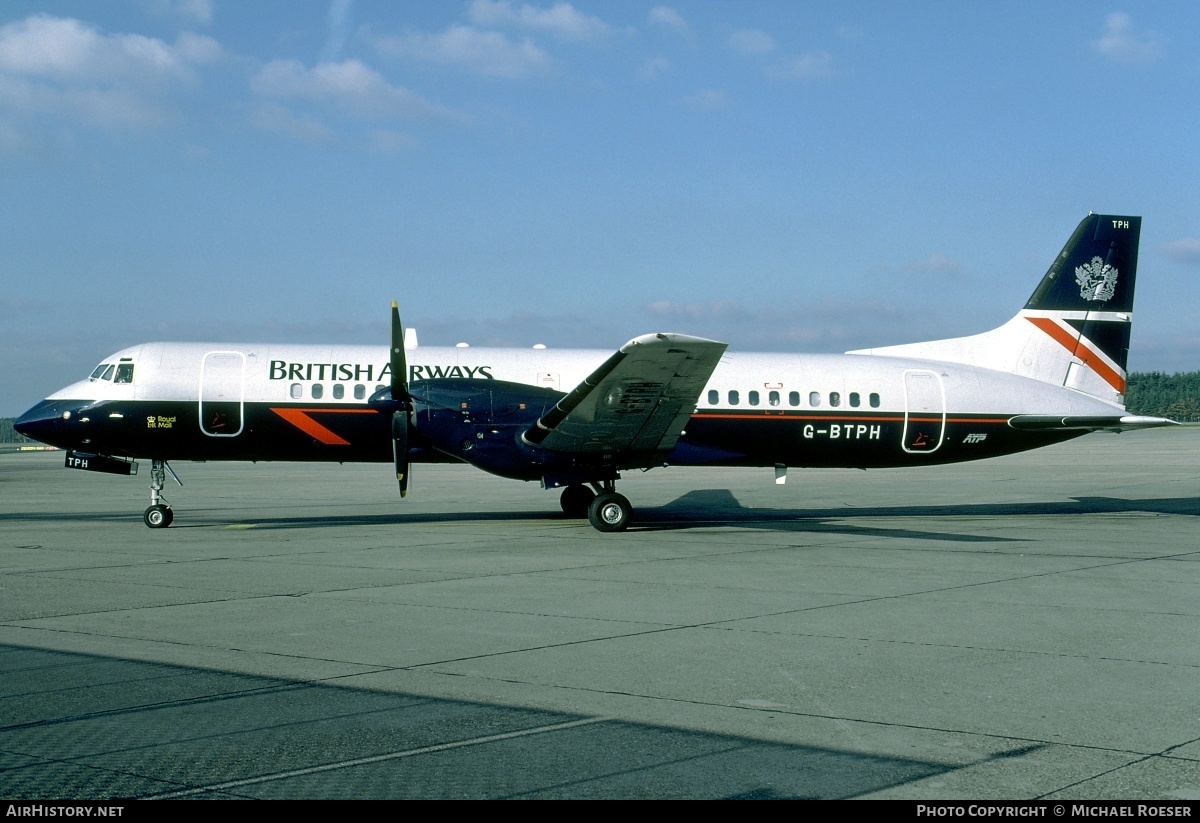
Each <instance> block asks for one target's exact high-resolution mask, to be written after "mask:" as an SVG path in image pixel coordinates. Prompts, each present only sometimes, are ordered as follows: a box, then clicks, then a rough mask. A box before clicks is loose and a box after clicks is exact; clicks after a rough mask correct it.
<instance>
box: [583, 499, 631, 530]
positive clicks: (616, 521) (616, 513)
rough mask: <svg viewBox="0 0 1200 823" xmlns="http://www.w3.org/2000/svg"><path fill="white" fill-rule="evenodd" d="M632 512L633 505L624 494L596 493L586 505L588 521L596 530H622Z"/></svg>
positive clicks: (625, 526)
mask: <svg viewBox="0 0 1200 823" xmlns="http://www.w3.org/2000/svg"><path fill="white" fill-rule="evenodd" d="M632 513H633V507H632V506H630V505H629V501H628V500H627V499H626V498H625V496H624V495H620V494H617V493H616V492H604V493H603V494H598V495H596V499H595V500H593V501H592V504H591V505H590V506H588V522H589V523H591V524H592V527H593V528H595V529H596V530H597V531H602V532H619V531H624V530H625V529H626V528H627V527H628V526H629V516H630V515H631V514H632Z"/></svg>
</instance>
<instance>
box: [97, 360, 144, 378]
mask: <svg viewBox="0 0 1200 823" xmlns="http://www.w3.org/2000/svg"><path fill="white" fill-rule="evenodd" d="M88 380H91V381H93V382H95V381H96V380H109V381H111V382H113V383H132V382H133V364H132V363H129V362H127V361H125V362H121V363H101V364H100V365H99V366H97V367H96V368H95V369H94V370H93V371H92V374H91V376H90V377H88Z"/></svg>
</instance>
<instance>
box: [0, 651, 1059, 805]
mask: <svg viewBox="0 0 1200 823" xmlns="http://www.w3.org/2000/svg"><path fill="white" fill-rule="evenodd" d="M0 666H2V667H3V669H4V670H5V671H7V672H8V673H9V675H10V676H9V677H8V678H7V686H6V687H5V688H3V689H2V690H0V698H2V699H3V702H4V703H5V705H6V709H5V717H4V722H3V724H0V748H3V749H4V750H6V751H8V752H11V753H16V752H19V753H20V755H19V757H18V756H16V755H14V756H13V757H11V758H10V761H9V762H8V763H6V764H4V766H3V767H0V774H2V775H3V778H2V779H3V783H4V786H5V790H4V795H5V796H6V797H9V798H19V797H28V798H35V797H55V798H63V799H66V798H80V797H84V798H90V799H101V798H131V799H138V798H155V797H158V798H172V797H174V798H231V797H234V798H236V797H242V798H247V797H248V798H418V797H447V798H455V797H457V798H469V797H475V798H505V797H508V798H520V797H525V798H584V797H596V798H623V797H624V798H633V797H641V798H646V797H660V798H737V799H772V798H850V797H859V796H862V795H865V794H869V793H871V792H876V791H880V790H883V789H886V788H889V787H893V786H898V785H904V784H907V783H911V782H913V781H919V780H924V779H928V778H931V777H937V776H939V775H944V774H946V773H948V772H952V771H954V770H956V769H958V768H962V767H964V766H966V767H973V766H977V765H979V762H983V761H987V760H997V759H1003V758H1011V757H1019V756H1021V755H1022V754H1024V753H1027V752H1030V751H1033V750H1036V749H1038V748H1041V746H1040V745H1037V744H1034V745H1027V746H1021V747H1018V748H1016V749H1014V750H1009V751H1004V752H1000V753H998V754H993V755H990V756H985V757H981V758H979V760H978V761H977V762H973V763H966V764H963V763H961V762H959V763H954V764H950V763H939V762H934V761H929V760H921V759H912V758H904V757H893V756H887V755H877V754H872V753H869V752H857V751H849V750H839V749H832V748H824V747H817V746H806V745H796V744H784V743H779V742H775V741H766V740H759V739H755V738H750V737H737V736H732V735H723V734H717V733H709V732H699V731H693V730H688V729H682V728H674V727H669V726H662V725H653V724H647V723H635V722H631V721H623V720H620V719H615V718H603V717H588V716H583V715H572V714H566V713H562V712H554V711H549V710H539V709H530V708H523V707H514V706H503V705H494V704H487V703H480V702H474V701H465V700H457V699H454V700H452V699H445V698H438V697H430V696H427V695H416V694H407V693H404V692H385V691H376V690H369V689H356V688H350V687H345V686H335V685H329V684H323V683H313V682H304V681H295V680H286V679H280V678H272V677H264V676H254V675H245V674H239V673H236V672H229V671H221V670H206V669H197V668H191V667H186V666H179V665H168V664H162V663H154V662H148V661H144V660H127V659H121V658H111V657H102V656H97V655H89V654H78V653H68V652H60V651H53V650H48V649H39V648H31V647H25V646H17V645H0ZM771 711H783V712H786V711H789V709H788V708H787V707H783V706H781V707H779V709H771ZM797 711H800V709H797Z"/></svg>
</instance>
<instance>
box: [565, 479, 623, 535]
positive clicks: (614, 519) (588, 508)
mask: <svg viewBox="0 0 1200 823" xmlns="http://www.w3.org/2000/svg"><path fill="white" fill-rule="evenodd" d="M592 486H594V487H595V489H596V491H595V492H593V491H592V490H591V489H589V488H588V487H587V486H581V485H577V486H567V487H566V488H565V489H563V493H562V496H561V497H560V498H559V504H560V505H561V506H562V510H563V512H564V513H565V514H566V515H567V517H579V518H582V517H587V519H588V522H589V523H591V524H592V527H593V528H595V529H596V530H597V531H602V532H619V531H624V530H625V529H626V528H627V527H628V526H629V517H630V515H631V514H633V506H631V505H629V500H628V499H627V498H626V497H625V496H624V495H622V494H617V492H616V483H614V482H613V481H612V480H606V481H604V482H602V483H593V484H592Z"/></svg>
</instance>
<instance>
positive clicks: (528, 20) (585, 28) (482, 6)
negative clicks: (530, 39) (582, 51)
mask: <svg viewBox="0 0 1200 823" xmlns="http://www.w3.org/2000/svg"><path fill="white" fill-rule="evenodd" d="M467 18H468V19H469V20H470V21H471V22H472V23H475V24H476V25H479V26H493V27H495V26H514V27H518V28H524V29H531V30H534V31H540V32H546V33H547V34H550V35H552V36H554V37H558V38H560V39H562V40H599V39H601V38H604V37H607V36H608V35H609V34H611V33H612V27H611V26H609V25H608V24H607V23H605V22H604V21H603V20H601V19H600V18H598V17H590V16H588V15H586V14H584V13H583V12H581V11H579V10H577V9H576V8H575V7H574V6H572V5H571V4H570V3H555V4H554V5H553V6H551V7H550V8H548V9H547V8H538V7H537V6H531V5H529V4H528V3H522V4H521V5H520V6H519V7H518V6H514V5H513V3H512V2H511V0H473V2H472V3H471V5H470V6H468V7H467Z"/></svg>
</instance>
